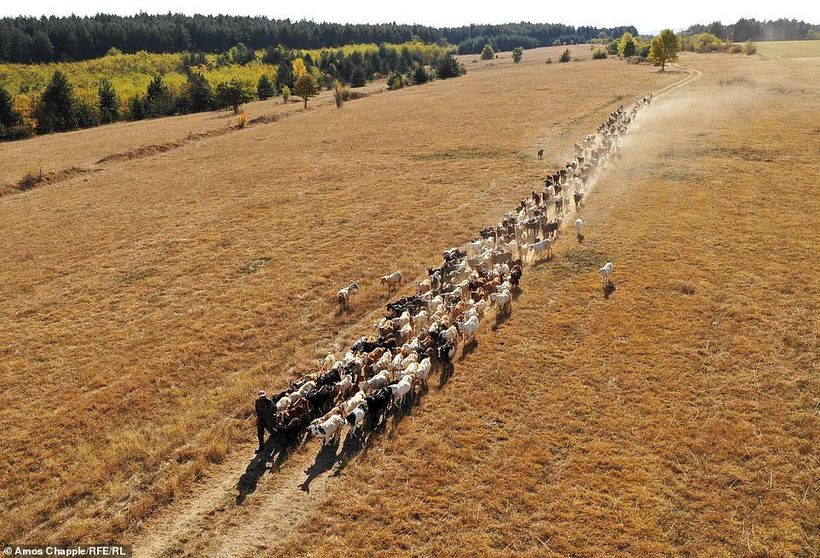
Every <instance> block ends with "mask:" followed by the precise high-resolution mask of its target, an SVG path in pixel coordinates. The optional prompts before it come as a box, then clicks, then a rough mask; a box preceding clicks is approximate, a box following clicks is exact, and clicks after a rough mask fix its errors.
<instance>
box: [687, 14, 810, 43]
mask: <svg viewBox="0 0 820 558" xmlns="http://www.w3.org/2000/svg"><path fill="white" fill-rule="evenodd" d="M701 33H709V34H711V35H714V36H715V37H717V38H718V39H721V40H723V41H733V42H737V43H742V42H745V41H797V40H803V39H820V25H813V24H811V23H806V22H805V21H798V20H796V19H785V18H781V19H777V20H773V21H757V20H755V19H746V18H741V19H739V20H737V22H735V23H732V24H728V25H723V24H722V23H721V22H719V21H714V22H712V23H710V24H708V25H700V24H698V25H693V26H691V27H689V29H687V30H686V31H685V32H684V35H698V34H701Z"/></svg>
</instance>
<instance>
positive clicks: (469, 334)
mask: <svg viewBox="0 0 820 558" xmlns="http://www.w3.org/2000/svg"><path fill="white" fill-rule="evenodd" d="M458 330H459V331H460V332H461V338H462V340H464V341H465V342H466V341H467V340H468V339H469V340H470V341H472V340H473V339H475V334H476V332H477V331H478V316H471V317H470V318H468V319H466V320H464V322H463V323H462V324H461V325H460V326H459V327H458Z"/></svg>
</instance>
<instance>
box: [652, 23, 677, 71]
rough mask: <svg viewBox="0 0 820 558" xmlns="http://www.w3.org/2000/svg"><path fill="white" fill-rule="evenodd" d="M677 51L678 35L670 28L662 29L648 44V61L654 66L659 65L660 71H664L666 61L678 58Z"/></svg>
mask: <svg viewBox="0 0 820 558" xmlns="http://www.w3.org/2000/svg"><path fill="white" fill-rule="evenodd" d="M679 51H680V41H679V40H678V37H677V36H676V35H675V33H673V32H672V30H671V29H664V30H663V31H661V32H660V34H659V35H658V36H657V37H655V38H654V39H652V44H650V46H649V61H650V62H652V63H653V64H654V65H655V66H660V67H661V71H664V69H665V68H666V63H667V62H674V61H675V60H677V59H678V52H679Z"/></svg>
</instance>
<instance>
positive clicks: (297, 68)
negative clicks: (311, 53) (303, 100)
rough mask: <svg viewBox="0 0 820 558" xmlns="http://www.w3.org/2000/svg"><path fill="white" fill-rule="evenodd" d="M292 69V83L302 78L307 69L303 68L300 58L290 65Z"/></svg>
mask: <svg viewBox="0 0 820 558" xmlns="http://www.w3.org/2000/svg"><path fill="white" fill-rule="evenodd" d="M292 67H293V79H294V81H295V80H297V79H299V78H300V77H302V76H303V75H305V74H306V73H307V68H306V67H305V61H304V60H302V59H301V58H296V59H295V60H294V61H293V64H292Z"/></svg>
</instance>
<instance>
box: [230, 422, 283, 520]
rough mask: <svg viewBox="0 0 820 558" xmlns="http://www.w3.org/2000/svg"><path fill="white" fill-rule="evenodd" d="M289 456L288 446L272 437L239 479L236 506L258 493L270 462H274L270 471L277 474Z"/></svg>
mask: <svg viewBox="0 0 820 558" xmlns="http://www.w3.org/2000/svg"><path fill="white" fill-rule="evenodd" d="M287 455H288V446H287V445H285V444H283V443H282V442H280V441H279V440H276V439H275V438H273V437H271V438H270V439H269V440H268V441H267V443H266V444H265V445H264V446H263V447H262V451H260V452H259V453H257V454H256V455H255V456H254V458H253V459H252V460H251V462H250V463H248V466H247V467H246V468H245V472H244V473H242V476H241V477H239V480H238V481H237V483H236V488H237V495H236V505H238V506H241V505H242V504H243V503H244V501H245V498H247V497H248V495H249V494H253V493H254V492H255V491H256V486H257V485H258V484H259V479H261V478H262V475H264V474H265V471H267V470H268V468H267V464H268V461H273V463H272V465H271V468H270V470H271V472H276V471H278V470H279V468H280V467H281V466H282V463H284V461H285V458H286V457H287Z"/></svg>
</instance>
